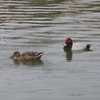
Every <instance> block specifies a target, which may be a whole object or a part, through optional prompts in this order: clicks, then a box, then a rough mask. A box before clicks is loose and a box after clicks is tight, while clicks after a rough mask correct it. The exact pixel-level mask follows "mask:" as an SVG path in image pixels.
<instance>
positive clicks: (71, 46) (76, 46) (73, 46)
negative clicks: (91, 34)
mask: <svg viewBox="0 0 100 100" xmlns="http://www.w3.org/2000/svg"><path fill="white" fill-rule="evenodd" d="M63 45H64V47H63V49H64V50H65V51H72V50H90V46H91V44H84V43H73V40H72V39H71V38H66V40H65V43H63Z"/></svg>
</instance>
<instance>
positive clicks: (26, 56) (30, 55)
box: [10, 51, 43, 61]
mask: <svg viewBox="0 0 100 100" xmlns="http://www.w3.org/2000/svg"><path fill="white" fill-rule="evenodd" d="M42 55H43V52H32V51H27V52H24V53H23V54H20V53H19V52H18V51H15V52H14V53H13V54H12V56H11V57H10V58H13V59H16V60H27V61H28V60H35V59H40V58H41V57H42Z"/></svg>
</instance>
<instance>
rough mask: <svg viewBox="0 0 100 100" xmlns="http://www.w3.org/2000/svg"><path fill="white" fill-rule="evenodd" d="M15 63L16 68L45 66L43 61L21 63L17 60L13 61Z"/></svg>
mask: <svg viewBox="0 0 100 100" xmlns="http://www.w3.org/2000/svg"><path fill="white" fill-rule="evenodd" d="M13 63H14V64H15V65H16V66H19V65H20V64H22V65H28V66H36V65H43V61H42V60H39V59H38V60H34V61H19V60H15V59H13Z"/></svg>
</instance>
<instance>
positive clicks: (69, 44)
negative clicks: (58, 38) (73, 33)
mask: <svg viewBox="0 0 100 100" xmlns="http://www.w3.org/2000/svg"><path fill="white" fill-rule="evenodd" d="M72 45H73V41H72V39H71V38H66V40H65V46H64V50H71V49H72Z"/></svg>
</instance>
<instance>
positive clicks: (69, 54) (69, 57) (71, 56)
mask: <svg viewBox="0 0 100 100" xmlns="http://www.w3.org/2000/svg"><path fill="white" fill-rule="evenodd" d="M72 58H73V52H72V51H66V60H67V61H69V62H70V61H71V60H72Z"/></svg>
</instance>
